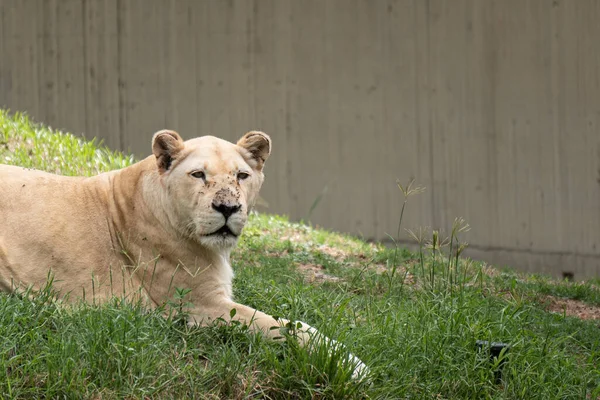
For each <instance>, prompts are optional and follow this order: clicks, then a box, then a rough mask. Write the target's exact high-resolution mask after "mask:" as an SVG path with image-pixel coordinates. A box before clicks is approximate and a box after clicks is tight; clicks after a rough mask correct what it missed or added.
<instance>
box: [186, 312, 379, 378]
mask: <svg viewBox="0 0 600 400" xmlns="http://www.w3.org/2000/svg"><path fill="white" fill-rule="evenodd" d="M232 309H235V313H232V312H231V310H232ZM232 314H233V317H231V315H232ZM192 316H193V317H195V320H196V322H197V323H204V324H206V323H210V322H212V321H215V320H218V319H219V318H221V319H223V320H225V321H229V320H234V321H239V322H241V323H243V324H246V325H248V327H249V328H250V329H251V330H252V331H253V332H260V333H262V334H264V335H265V336H267V337H268V338H270V339H282V338H283V335H282V332H281V329H282V328H286V327H290V328H291V329H292V330H293V332H294V336H295V337H297V338H298V341H299V342H300V345H302V346H303V347H311V346H319V345H322V344H325V345H327V346H328V348H329V351H333V350H334V349H339V348H340V347H342V348H343V347H344V346H343V345H342V344H341V343H338V342H336V341H335V340H333V339H330V338H328V337H326V336H325V335H323V334H321V333H320V332H319V331H318V330H317V329H315V328H313V327H312V326H310V325H308V324H307V323H305V322H301V321H294V322H290V321H288V320H286V319H279V320H276V319H275V318H273V317H272V316H270V315H267V314H265V313H263V312H261V311H258V310H255V309H253V308H251V307H248V306H245V305H243V304H239V303H235V302H233V301H226V302H223V303H222V304H220V305H217V306H213V307H210V308H208V309H203V310H202V311H200V312H198V313H194V312H192ZM347 361H348V362H350V364H351V365H353V367H354V372H353V377H354V378H358V379H362V378H364V377H365V376H366V375H367V374H368V372H369V369H368V367H367V366H366V365H365V364H364V363H363V362H362V361H361V360H360V359H359V358H358V357H356V356H354V355H353V354H351V353H348V356H347Z"/></svg>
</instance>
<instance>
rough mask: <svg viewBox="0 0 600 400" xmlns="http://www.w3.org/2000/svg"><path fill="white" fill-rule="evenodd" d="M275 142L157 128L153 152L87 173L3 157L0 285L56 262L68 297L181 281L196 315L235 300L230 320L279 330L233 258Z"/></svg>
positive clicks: (146, 294)
mask: <svg viewBox="0 0 600 400" xmlns="http://www.w3.org/2000/svg"><path fill="white" fill-rule="evenodd" d="M270 149H271V141H270V139H269V137H268V136H266V135H265V134H263V133H262V132H249V133H248V134H246V135H245V136H244V137H242V139H240V141H238V143H237V145H235V144H232V143H229V142H226V141H224V140H221V139H217V138H214V137H210V136H206V137H202V138H197V139H191V140H188V141H186V142H183V141H182V140H181V138H180V137H179V135H177V134H176V133H175V132H171V131H161V132H158V133H157V134H156V135H155V137H154V139H153V153H154V155H153V156H150V157H148V158H146V159H144V160H142V161H140V162H138V163H136V164H134V165H132V166H130V167H127V168H124V169H121V170H117V171H111V172H108V173H104V174H100V175H97V176H94V177H89V178H87V177H64V176H58V175H53V174H49V173H45V172H41V171H36V170H28V169H25V168H21V167H14V166H5V165H0V289H2V290H5V291H9V290H13V289H14V288H16V287H21V288H22V287H27V286H34V287H40V286H42V285H44V284H45V283H46V280H47V278H48V276H49V271H51V273H52V276H53V278H54V282H53V285H54V287H55V288H56V289H58V290H59V292H60V293H61V294H62V295H65V294H68V295H69V296H68V298H69V299H70V300H73V299H78V298H84V300H86V301H104V300H106V299H108V298H110V297H111V296H113V295H117V296H126V297H129V298H131V299H132V300H135V299H138V298H141V299H144V300H146V301H148V302H149V303H150V304H151V305H154V306H157V305H161V304H164V303H166V302H168V301H169V300H170V299H171V298H172V296H173V293H174V291H175V288H187V289H191V291H190V293H189V295H188V296H189V297H188V298H187V300H188V301H189V302H191V303H192V304H193V307H192V309H191V310H190V316H191V317H192V319H193V321H195V322H198V323H206V322H210V321H213V320H215V319H217V318H220V317H225V318H227V317H228V316H229V315H230V314H229V313H230V310H231V309H232V308H235V309H236V314H235V318H236V319H239V320H241V321H243V322H245V323H248V324H249V325H250V326H251V327H252V328H253V329H256V330H260V331H262V332H263V333H265V334H266V335H268V336H278V335H279V333H278V332H274V331H273V330H272V329H271V328H272V327H274V326H279V325H281V324H284V323H286V322H287V321H281V320H280V321H276V320H275V319H273V318H272V317H270V316H268V315H266V314H264V313H262V312H260V311H256V310H254V309H252V308H250V307H247V306H244V305H241V304H238V303H235V302H234V301H233V299H232V290H231V282H232V278H233V272H232V269H231V266H230V263H229V254H230V251H231V249H232V248H233V246H234V245H235V243H236V241H237V237H238V236H239V234H241V231H242V228H243V227H244V225H245V223H246V220H247V215H248V212H249V210H250V208H251V206H252V205H253V203H254V202H255V201H256V198H257V196H258V192H259V189H260V187H261V185H262V182H263V174H262V168H263V165H264V162H265V160H266V159H267V158H268V156H269V154H270ZM303 326H304V327H305V328H306V329H305V331H306V332H311V331H313V328H311V327H310V326H308V325H306V324H304V325H303ZM308 338H309V336H308V334H307V333H304V334H301V336H300V339H301V341H302V342H306V341H307V340H308ZM361 365H362V364H361Z"/></svg>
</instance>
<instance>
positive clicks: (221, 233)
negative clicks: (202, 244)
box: [206, 225, 238, 237]
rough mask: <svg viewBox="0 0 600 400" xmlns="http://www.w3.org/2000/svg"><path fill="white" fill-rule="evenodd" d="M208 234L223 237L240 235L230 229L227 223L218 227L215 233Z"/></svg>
mask: <svg viewBox="0 0 600 400" xmlns="http://www.w3.org/2000/svg"><path fill="white" fill-rule="evenodd" d="M206 236H223V237H226V236H233V237H237V236H238V235H236V234H235V233H233V232H232V231H231V229H229V227H228V226H227V225H223V226H222V227H220V228H219V229H217V230H216V231H214V232H213V233H209V234H208V235H206Z"/></svg>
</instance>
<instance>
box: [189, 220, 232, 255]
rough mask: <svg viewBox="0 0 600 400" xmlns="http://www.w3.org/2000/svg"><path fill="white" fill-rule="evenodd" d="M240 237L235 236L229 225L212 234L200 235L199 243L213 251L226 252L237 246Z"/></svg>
mask: <svg viewBox="0 0 600 400" xmlns="http://www.w3.org/2000/svg"><path fill="white" fill-rule="evenodd" d="M237 240H238V235H236V234H235V232H233V231H232V230H231V229H230V228H229V227H228V226H227V225H223V226H222V227H221V228H219V229H218V230H216V231H215V232H213V233H210V234H204V235H200V236H199V237H198V242H199V243H200V244H201V245H202V246H204V247H208V248H210V249H213V250H226V249H230V248H231V247H234V246H235V245H236V244H237Z"/></svg>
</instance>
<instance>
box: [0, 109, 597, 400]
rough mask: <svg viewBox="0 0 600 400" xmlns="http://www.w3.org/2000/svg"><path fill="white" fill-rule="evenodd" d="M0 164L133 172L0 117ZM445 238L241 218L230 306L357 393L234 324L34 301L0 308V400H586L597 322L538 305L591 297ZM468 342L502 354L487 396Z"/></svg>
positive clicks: (75, 142)
mask: <svg viewBox="0 0 600 400" xmlns="http://www.w3.org/2000/svg"><path fill="white" fill-rule="evenodd" d="M0 161H1V162H3V163H10V164H17V165H24V166H28V167H34V168H40V169H45V170H49V171H52V172H58V173H64V174H85V175H89V174H93V173H97V172H98V171H105V170H108V169H112V168H121V167H124V166H126V165H128V164H129V163H131V162H133V159H132V158H131V157H126V156H123V155H120V154H119V153H115V152H111V151H109V150H106V149H103V148H101V146H99V144H98V143H90V142H85V141H83V140H81V139H77V138H74V137H72V136H70V135H67V134H62V133H57V132H53V131H50V130H49V129H47V128H45V127H43V126H40V125H34V124H32V123H31V122H30V121H29V120H28V119H27V118H26V117H24V116H22V115H12V116H11V115H9V114H7V113H6V112H2V111H0ZM266 173H267V179H268V174H269V170H268V167H267V171H266ZM398 204H399V207H402V204H403V198H402V196H401V193H400V192H399V198H398ZM406 212H410V202H409V204H408V206H407V209H406ZM459 230H460V229H459V228H456V229H455V235H452V237H453V250H451V249H450V244H449V243H446V242H445V241H443V240H441V239H440V238H439V236H438V239H437V240H435V236H434V235H433V234H432V233H429V234H427V235H426V236H427V239H428V240H426V238H424V237H421V242H422V244H423V248H422V250H421V251H420V252H417V253H411V252H409V251H407V250H404V249H389V248H385V247H383V246H379V245H373V244H368V243H365V242H362V241H360V240H358V239H355V238H352V237H348V236H344V235H339V234H335V233H331V232H327V231H323V230H318V229H314V228H312V227H310V226H307V225H302V224H297V223H292V222H290V221H289V220H288V219H286V218H285V217H279V216H273V215H265V214H258V215H254V216H252V218H251V220H250V223H249V225H248V226H247V227H246V229H245V232H244V235H243V237H242V238H241V240H240V244H239V246H238V249H237V250H236V251H235V253H234V255H233V263H234V268H235V270H236V279H235V281H234V291H235V296H236V298H237V300H239V301H240V302H242V303H244V304H248V305H250V306H252V307H256V308H258V309H260V310H263V311H265V312H268V313H270V314H272V315H276V316H285V317H289V318H292V319H300V320H303V321H306V322H308V323H309V324H311V325H313V326H315V327H317V328H318V329H320V330H321V331H322V332H323V333H325V334H327V335H328V336H330V337H332V338H335V339H338V340H339V341H341V342H342V343H344V344H345V345H346V346H347V348H348V349H349V350H351V351H352V352H353V353H354V354H356V355H357V356H359V357H360V358H361V359H362V360H363V361H364V362H365V363H366V364H368V365H369V366H370V368H371V369H372V372H373V374H372V379H371V381H370V382H355V381H352V380H351V379H350V378H349V376H348V371H346V370H344V369H343V368H342V369H340V368H337V363H336V360H335V359H333V360H332V357H331V356H329V355H328V353H327V351H326V350H323V349H319V351H315V352H312V353H308V352H307V351H305V350H303V349H300V348H298V346H297V345H295V344H294V343H293V342H288V343H273V342H269V341H267V340H264V339H263V338H262V337H261V336H260V335H254V334H251V333H249V332H248V331H247V329H246V327H244V326H241V325H235V324H234V325H222V324H221V325H215V326H211V327H205V328H187V327H185V326H184V325H182V324H181V323H179V322H178V320H177V318H164V317H163V316H162V314H161V310H145V309H144V308H143V307H141V306H140V305H137V304H128V303H124V302H121V301H120V300H118V299H114V301H112V302H110V303H109V304H105V305H101V306H90V305H85V304H77V305H74V306H66V305H64V304H62V305H61V304H60V302H58V301H56V299H55V296H54V295H53V292H52V289H51V287H47V288H46V289H45V290H42V291H41V292H40V293H38V294H34V295H20V294H1V295H0V397H2V398H41V397H44V398H57V397H66V398H102V399H113V398H115V399H117V398H118V399H120V398H144V397H148V398H208V399H230V398H236V399H243V398H270V399H288V398H289V399H306V398H332V399H333V398H335V399H340V398H373V399H398V398H400V399H405V398H406V399H428V398H432V399H488V398H489V399H586V398H592V399H595V398H599V397H600V369H599V366H600V334H599V332H598V322H597V321H584V320H580V319H577V318H574V317H569V316H566V315H564V314H561V313H558V314H554V313H549V312H547V311H545V309H544V306H543V301H542V300H543V299H544V297H547V296H560V297H565V298H571V299H577V300H579V301H582V302H583V303H584V304H589V305H590V306H594V305H599V304H600V291H599V289H598V286H597V284H596V283H595V282H587V283H585V282H583V283H582V282H574V283H571V282H563V281H555V280H552V279H550V278H548V277H542V276H527V275H523V274H519V273H516V272H514V271H499V270H496V269H493V268H491V267H489V266H487V265H484V264H482V263H479V262H475V261H471V260H468V259H463V258H460V257H459V258H456V257H455V253H456V248H457V245H456V243H457V242H458V243H460V232H459ZM416 236H417V237H419V236H420V235H416ZM431 239H434V240H431ZM440 245H443V246H442V250H441V251H440V250H439V247H440ZM449 253H450V254H452V256H451V257H448V254H449ZM315 273H316V274H315ZM479 339H481V340H491V341H502V342H506V343H509V344H510V345H511V348H510V350H509V351H508V353H506V354H505V355H504V356H503V357H505V360H506V362H505V363H504V367H503V380H502V381H501V382H500V383H496V382H495V380H494V371H495V368H496V367H495V365H494V364H493V363H491V362H490V361H489V359H488V357H487V355H486V354H482V353H478V352H477V351H476V348H475V342H476V340H479ZM336 356H340V354H338V353H337V352H334V355H333V358H335V357H336ZM497 362H498V361H497V360H496V363H497Z"/></svg>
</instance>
